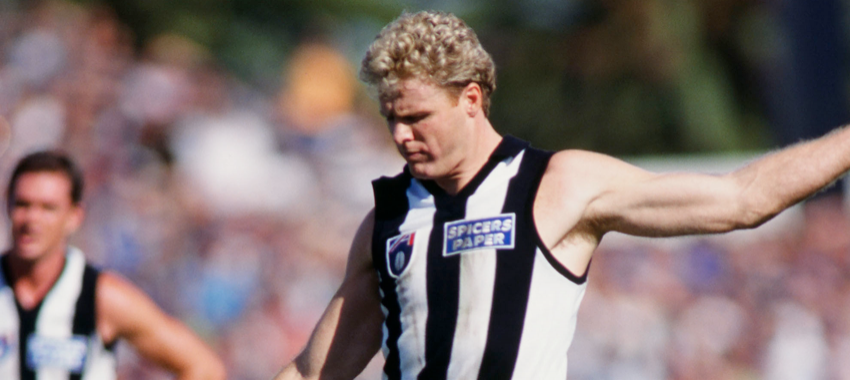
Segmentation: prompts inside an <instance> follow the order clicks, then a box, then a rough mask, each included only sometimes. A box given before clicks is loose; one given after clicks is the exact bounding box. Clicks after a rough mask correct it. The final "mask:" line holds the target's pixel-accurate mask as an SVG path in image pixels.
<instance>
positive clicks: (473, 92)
mask: <svg viewBox="0 0 850 380" xmlns="http://www.w3.org/2000/svg"><path fill="white" fill-rule="evenodd" d="M460 99H461V101H462V102H463V105H464V110H465V111H466V113H467V114H468V115H469V116H470V117H472V116H475V115H476V114H478V113H479V112H483V109H482V108H481V107H482V102H483V99H484V95H483V93H482V91H481V86H480V85H479V84H478V83H475V82H471V83H469V84H468V85H466V87H465V88H464V89H463V91H462V92H461V93H460Z"/></svg>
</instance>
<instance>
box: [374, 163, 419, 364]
mask: <svg viewBox="0 0 850 380" xmlns="http://www.w3.org/2000/svg"><path fill="white" fill-rule="evenodd" d="M410 180H411V177H410V175H409V174H407V173H403V174H401V175H399V176H397V177H394V178H382V179H380V180H377V181H375V182H373V189H374V192H375V228H374V230H373V231H374V234H373V236H372V263H373V264H374V266H375V270H377V272H378V274H379V277H380V283H379V285H378V286H380V288H381V292H382V293H383V297H381V304H382V305H383V306H384V307H385V308H386V309H387V316H386V320H385V321H384V324H385V326H386V328H387V338H386V339H387V341H386V342H385V344H386V346H387V350H388V352H387V357H386V358H385V361H384V374H385V375H386V377H387V379H388V380H400V379H401V363H400V358H399V351H398V339H399V337H400V336H401V319H400V318H401V305H399V302H398V293H397V292H396V280H395V279H394V278H393V277H392V276H390V275H389V273H388V272H387V265H386V260H387V258H386V249H387V247H386V242H387V239H389V238H391V237H393V236H396V235H398V234H399V233H401V232H400V230H399V227H400V226H401V224H402V223H403V222H404V219H405V216H406V215H407V212H408V211H409V208H410V206H409V202H408V200H407V187H408V186H409V185H410Z"/></svg>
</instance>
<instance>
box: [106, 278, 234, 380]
mask: <svg viewBox="0 0 850 380" xmlns="http://www.w3.org/2000/svg"><path fill="white" fill-rule="evenodd" d="M96 297H97V301H96V302H97V315H98V321H97V325H98V331H99V332H100V334H101V336H102V337H103V339H104V341H106V342H111V341H113V340H115V339H118V338H122V339H125V340H127V342H128V343H130V344H131V345H132V346H133V347H134V348H135V349H136V351H138V352H139V354H141V355H142V356H143V357H145V358H147V359H149V360H151V361H153V362H154V363H156V364H158V365H160V366H162V367H163V368H165V369H167V370H169V371H171V372H173V373H174V374H176V375H177V378H178V379H181V380H189V379H192V380H196V379H197V380H223V379H224V378H225V369H224V365H223V364H222V362H221V360H220V359H219V358H218V356H217V355H216V354H215V353H214V352H213V351H212V350H211V349H210V348H209V347H207V345H206V344H204V342H203V341H201V340H200V339H199V338H198V337H197V336H196V335H195V334H194V333H193V332H192V331H191V330H190V329H189V328H187V327H186V326H185V325H183V324H182V323H180V322H179V321H177V320H176V319H174V318H172V317H170V316H168V315H167V314H165V313H164V312H163V311H162V310H160V308H159V307H158V306H156V304H154V302H153V301H152V300H151V299H150V298H149V297H148V296H147V295H145V294H144V293H143V292H142V291H141V290H139V289H138V288H137V287H136V286H134V285H133V284H131V283H130V282H128V281H126V280H124V279H122V278H121V277H119V276H117V275H115V274H112V273H102V274H101V275H100V277H99V278H98V284H97V295H96Z"/></svg>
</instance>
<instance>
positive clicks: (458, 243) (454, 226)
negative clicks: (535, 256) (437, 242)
mask: <svg viewBox="0 0 850 380" xmlns="http://www.w3.org/2000/svg"><path fill="white" fill-rule="evenodd" d="M515 226H516V214H514V213H510V214H502V215H498V216H493V217H489V218H481V219H466V220H458V221H456V222H451V223H446V224H445V234H444V236H445V237H444V239H443V256H452V255H456V254H459V253H463V252H469V251H474V250H477V249H511V248H513V247H514V231H515V228H514V227H515Z"/></svg>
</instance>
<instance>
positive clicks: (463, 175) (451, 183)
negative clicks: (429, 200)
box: [434, 119, 502, 195]
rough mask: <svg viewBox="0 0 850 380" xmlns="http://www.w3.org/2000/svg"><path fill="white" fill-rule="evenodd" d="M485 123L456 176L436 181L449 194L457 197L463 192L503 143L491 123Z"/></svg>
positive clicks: (460, 164) (475, 137) (470, 146)
mask: <svg viewBox="0 0 850 380" xmlns="http://www.w3.org/2000/svg"><path fill="white" fill-rule="evenodd" d="M485 122H486V125H484V126H481V128H480V129H479V130H480V131H481V132H480V133H478V134H476V135H475V136H474V141H472V142H471V143H470V144H469V148H470V149H469V152H468V153H467V154H466V155H465V156H464V159H463V160H462V161H461V162H460V163H459V165H458V166H459V168H458V170H457V172H456V174H454V175H451V176H448V177H446V178H441V179H436V180H434V182H435V183H437V185H438V186H440V187H441V188H442V189H443V190H445V191H446V192H447V193H449V194H452V195H455V194H457V193H459V192H460V191H461V190H463V188H464V187H466V185H467V184H469V182H471V181H472V179H473V178H475V175H476V174H478V172H479V171H480V170H481V168H483V167H484V165H486V164H487V161H488V160H489V159H490V156H491V155H492V154H493V151H495V150H496V148H497V147H498V146H499V143H501V142H502V136H501V135H499V133H498V132H496V130H495V129H493V127H492V126H491V125H490V123H489V121H486V119H485Z"/></svg>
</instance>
